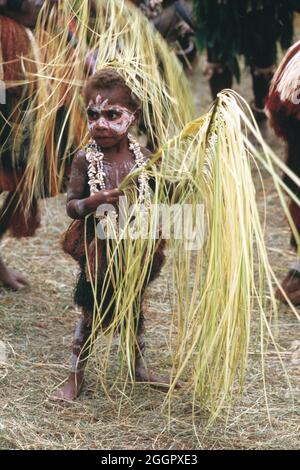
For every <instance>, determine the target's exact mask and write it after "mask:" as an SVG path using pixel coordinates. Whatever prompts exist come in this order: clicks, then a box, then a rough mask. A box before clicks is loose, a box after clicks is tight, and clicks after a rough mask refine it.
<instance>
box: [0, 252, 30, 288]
mask: <svg viewBox="0 0 300 470" xmlns="http://www.w3.org/2000/svg"><path fill="white" fill-rule="evenodd" d="M0 282H1V283H2V284H4V285H5V286H6V287H9V288H10V289H13V290H19V289H24V287H26V286H27V285H28V282H27V281H26V279H24V277H23V276H22V274H20V273H18V271H15V270H14V269H8V268H7V267H6V266H5V265H4V263H3V262H2V261H1V259H0Z"/></svg>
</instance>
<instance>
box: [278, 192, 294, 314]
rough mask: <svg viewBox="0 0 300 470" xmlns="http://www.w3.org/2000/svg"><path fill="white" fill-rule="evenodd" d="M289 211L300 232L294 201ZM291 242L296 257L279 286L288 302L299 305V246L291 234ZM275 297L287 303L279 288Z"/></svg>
mask: <svg viewBox="0 0 300 470" xmlns="http://www.w3.org/2000/svg"><path fill="white" fill-rule="evenodd" d="M290 213H291V216H292V219H293V222H294V224H295V226H296V229H297V231H298V233H299V234H300V207H299V206H298V205H297V204H296V203H295V202H294V201H292V202H291V204H290ZM291 244H292V246H293V247H294V248H295V249H296V251H297V253H298V259H297V260H296V261H295V262H294V263H292V265H291V267H290V270H289V272H288V274H287V276H286V277H285V279H284V281H283V282H282V284H281V287H282V289H283V290H284V292H285V295H286V296H287V297H288V299H289V300H290V302H292V304H294V305H296V306H297V305H300V252H299V247H298V246H297V241H296V239H295V237H294V236H293V235H292V239H291ZM276 297H277V299H278V300H281V301H282V302H284V303H287V301H286V298H285V296H284V295H283V294H282V292H281V290H280V289H278V290H277V293H276Z"/></svg>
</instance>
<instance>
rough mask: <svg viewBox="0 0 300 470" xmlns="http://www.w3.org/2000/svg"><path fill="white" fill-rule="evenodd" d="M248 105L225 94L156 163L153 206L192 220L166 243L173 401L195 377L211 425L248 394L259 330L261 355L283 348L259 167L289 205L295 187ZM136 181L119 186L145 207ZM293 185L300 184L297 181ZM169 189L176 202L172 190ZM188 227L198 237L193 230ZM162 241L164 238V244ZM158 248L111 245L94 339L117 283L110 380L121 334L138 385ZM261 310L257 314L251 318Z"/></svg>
mask: <svg viewBox="0 0 300 470" xmlns="http://www.w3.org/2000/svg"><path fill="white" fill-rule="evenodd" d="M245 108H246V110H247V111H249V113H251V111H250V109H249V107H248V105H247V104H246V103H245V102H244V101H243V100H242V98H240V97H239V96H238V95H236V94H235V93H234V92H232V91H225V92H222V93H221V94H219V96H218V99H217V101H216V103H215V105H214V106H213V107H212V109H211V110H210V111H209V112H208V113H207V114H205V115H204V116H202V117H201V118H199V119H197V120H196V121H193V122H191V123H189V124H188V125H187V126H186V127H185V128H184V129H183V130H182V131H181V132H180V133H179V134H178V135H177V136H176V137H174V138H173V139H171V140H169V141H168V142H166V143H165V144H164V145H163V147H162V148H161V149H160V150H159V151H158V152H157V153H156V154H155V155H154V156H153V158H152V160H151V162H150V163H149V165H148V172H149V176H150V177H151V178H154V179H155V183H156V184H155V185H154V186H155V191H154V194H153V204H164V205H169V206H170V205H172V204H175V206H174V207H175V208H176V207H177V208H178V207H180V208H183V207H188V208H189V211H190V212H189V214H192V217H191V218H190V219H189V220H188V221H184V223H185V226H184V225H183V231H182V233H181V237H176V235H175V234H176V229H177V228H178V224H179V223H182V222H181V221H180V220H179V219H178V216H177V217H176V211H175V218H174V219H173V223H171V231H170V233H171V237H170V240H169V244H168V248H169V252H170V253H172V256H171V259H172V262H171V270H172V278H173V289H172V291H173V299H172V302H171V303H172V304H173V305H175V306H176V307H175V309H174V315H173V318H172V325H170V332H174V331H175V332H176V340H175V341H173V342H172V341H171V339H170V342H171V343H172V347H173V349H172V361H173V368H172V372H171V376H172V377H171V387H170V391H169V394H168V398H169V399H170V400H171V399H172V397H173V391H174V388H175V384H176V382H177V381H178V380H179V379H181V378H183V379H187V377H188V378H189V379H188V380H187V381H186V385H187V389H188V390H190V391H191V399H192V401H193V402H194V403H196V402H197V403H199V402H200V404H201V406H202V408H203V409H206V410H208V411H209V413H210V416H211V419H214V418H215V417H216V416H218V415H219V413H220V412H221V411H222V409H224V407H227V406H228V404H229V403H230V401H231V399H232V398H233V397H232V391H233V389H234V385H235V384H236V382H238V383H239V384H240V391H242V385H243V381H244V377H245V371H246V366H247V358H248V352H249V342H250V333H251V325H252V326H254V325H258V326H259V331H260V348H261V354H262V358H263V357H264V353H265V350H266V347H267V343H268V341H269V340H270V339H271V340H272V341H273V342H274V344H275V346H276V342H275V339H274V337H273V335H272V330H271V319H272V318H274V314H276V311H277V306H276V301H275V298H274V292H273V284H277V285H278V281H277V280H276V277H275V275H274V273H273V271H272V268H271V266H270V264H269V261H268V256H267V252H266V246H265V243H264V238H263V237H264V233H263V229H262V226H261V223H260V220H259V215H258V209H257V205H256V200H255V188H254V183H253V179H252V176H251V161H252V160H253V161H254V162H256V163H260V164H262V165H263V166H264V167H265V168H267V170H268V171H269V172H270V173H271V175H272V176H273V178H274V181H275V184H276V187H277V189H278V192H279V194H280V197H281V199H282V202H284V196H283V191H284V190H286V189H287V188H286V187H285V184H284V183H283V182H282V181H281V179H280V177H279V176H278V175H277V173H276V171H275V169H274V167H276V166H279V167H280V168H282V167H283V166H284V165H283V164H282V163H281V162H280V160H279V159H277V158H276V156H275V155H274V154H273V153H272V151H271V150H270V149H269V148H268V147H267V146H266V144H265V143H264V141H263V139H262V137H261V135H260V133H259V130H258V128H257V125H256V123H255V121H254V118H253V117H250V118H249V117H247V114H246V113H245ZM249 133H251V134H253V136H254V137H255V138H256V139H257V140H258V141H259V142H260V144H261V146H262V148H261V149H260V152H258V150H256V148H255V147H254V146H253V145H252V144H251V142H250V140H249V138H248V137H247V134H249ZM158 162H159V164H157V163H158ZM137 176H138V173H135V174H131V175H129V176H128V178H127V179H126V180H125V181H124V182H123V183H122V185H121V189H123V190H124V192H125V194H127V196H128V197H129V198H130V202H131V203H137V199H136V197H137V196H135V194H136V192H135V191H133V188H134V187H136V180H137ZM292 178H294V180H295V181H296V182H297V184H299V180H298V179H297V177H296V176H292ZM170 183H171V184H172V185H173V191H172V196H171V198H170V194H168V192H166V191H165V188H166V186H167V185H170ZM298 204H299V201H298ZM199 207H202V208H203V209H204V212H202V213H204V219H201V222H203V220H204V222H205V233H206V235H205V236H204V237H203V227H202V226H200V227H199ZM286 209H287V208H286ZM137 217H138V213H137ZM187 223H189V224H190V227H191V228H192V230H189V231H187V230H185V228H186V224H187ZM142 224H143V226H142ZM144 224H145V221H144V219H143V220H142V221H141V227H140V230H141V232H140V233H144V232H143V230H144V229H145V227H144ZM129 225H130V224H129V223H128V227H127V228H128V230H129V228H130V227H129ZM147 225H148V230H149V232H151V233H152V232H153V230H154V231H155V229H157V227H158V226H159V220H158V214H157V211H156V207H155V206H152V207H151V209H150V210H149V212H148V221H147ZM172 225H173V226H172ZM125 230H126V228H125ZM199 230H200V231H199ZM193 232H195V233H197V234H198V235H199V234H200V244H199V243H198V244H197V245H196V246H195V245H194V246H192V249H191V245H190V243H191V240H190V239H189V234H190V233H193ZM177 233H178V232H177ZM164 235H165V234H164V232H162V233H161V234H160V238H161V237H163V236H164ZM95 236H96V233H95ZM159 241H160V240H159V239H153V238H151V237H150V238H149V237H148V238H146V237H143V236H140V237H138V238H136V239H133V238H132V237H127V238H126V237H125V238H124V233H123V234H122V236H118V233H117V232H116V233H115V238H114V239H112V240H109V241H107V251H108V270H107V274H106V280H105V282H104V283H103V285H102V286H98V285H97V282H95V285H94V290H95V311H94V332H93V334H94V336H95V337H96V332H97V330H98V329H101V318H103V317H105V306H104V305H103V304H100V305H99V304H97V295H96V293H97V289H99V288H101V289H102V290H103V292H105V290H106V289H107V286H108V284H109V283H110V282H113V285H114V286H115V287H114V294H113V298H112V302H115V303H116V313H115V319H114V322H113V323H112V325H111V326H110V328H109V329H108V330H106V334H107V335H108V337H107V345H108V347H107V350H106V353H102V356H101V358H99V360H100V366H99V370H101V372H100V373H101V377H102V379H101V380H102V381H103V376H105V371H106V367H107V364H108V357H109V354H110V349H111V345H112V344H113V337H114V333H115V332H116V331H117V330H118V331H120V333H121V334H120V341H119V352H120V356H121V359H122V358H123V361H124V364H127V369H128V374H129V377H130V378H131V379H134V350H135V348H136V335H135V327H134V325H135V315H136V301H137V299H140V298H141V297H142V293H143V286H144V282H145V280H146V279H147V276H148V274H149V268H150V267H151V263H152V261H153V254H154V252H155V249H156V247H157V245H158V243H159ZM198 241H199V240H198ZM193 242H195V240H193ZM291 307H292V306H291ZM292 308H293V307H292ZM254 309H256V310H257V312H258V314H257V316H256V317H255V318H254V320H255V321H252V316H253V311H254ZM293 310H294V312H295V314H296V315H297V312H296V310H295V309H294V308H293ZM127 378H128V377H127Z"/></svg>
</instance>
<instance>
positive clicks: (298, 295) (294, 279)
mask: <svg viewBox="0 0 300 470" xmlns="http://www.w3.org/2000/svg"><path fill="white" fill-rule="evenodd" d="M281 287H282V289H283V290H284V292H285V294H286V296H287V297H288V298H289V300H290V301H291V302H292V304H293V305H296V306H297V305H300V272H299V271H295V270H294V269H291V270H290V271H289V272H288V275H287V276H286V278H285V279H284V281H283V282H282V284H281ZM276 299H278V300H280V301H281V302H284V303H287V301H286V299H285V297H284V296H283V294H282V292H280V290H279V289H277V291H276Z"/></svg>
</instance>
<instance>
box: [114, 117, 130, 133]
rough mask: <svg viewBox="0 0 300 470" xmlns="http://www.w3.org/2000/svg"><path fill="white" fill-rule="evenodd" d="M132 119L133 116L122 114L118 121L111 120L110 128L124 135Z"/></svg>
mask: <svg viewBox="0 0 300 470" xmlns="http://www.w3.org/2000/svg"><path fill="white" fill-rule="evenodd" d="M133 121H134V116H123V117H122V118H120V119H119V120H118V122H111V123H110V128H111V129H112V130H113V131H114V132H115V133H116V134H119V135H124V134H126V132H127V131H128V129H129V127H130V125H131V124H132V122H133Z"/></svg>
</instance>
